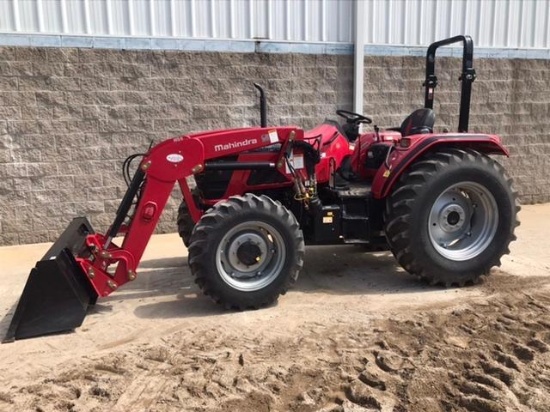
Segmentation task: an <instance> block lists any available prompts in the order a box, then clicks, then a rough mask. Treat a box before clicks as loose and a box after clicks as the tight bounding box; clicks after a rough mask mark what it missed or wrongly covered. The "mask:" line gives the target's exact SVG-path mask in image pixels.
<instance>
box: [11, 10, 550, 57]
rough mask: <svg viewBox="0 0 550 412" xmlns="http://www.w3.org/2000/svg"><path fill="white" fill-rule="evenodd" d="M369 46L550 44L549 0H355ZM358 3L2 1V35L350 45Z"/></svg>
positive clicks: (527, 45) (500, 46)
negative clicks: (454, 41) (470, 41)
mask: <svg viewBox="0 0 550 412" xmlns="http://www.w3.org/2000/svg"><path fill="white" fill-rule="evenodd" d="M358 1H364V2H365V5H366V7H365V16H364V19H363V21H364V24H365V26H366V43H367V44H381V45H406V46H416V45H426V44H428V43H430V42H431V41H433V40H436V39H440V38H444V37H448V36H451V35H455V34H470V35H471V36H472V37H473V38H474V40H475V42H476V45H477V46H478V47H479V46H480V47H495V48H539V49H540V48H548V47H550V1H549V0H358ZM353 11H354V0H0V33H25V34H56V35H88V36H115V37H125V36H139V37H168V38H202V39H218V40H223V39H235V40H253V39H262V40H274V41H282V42H336V43H353V26H354V16H353Z"/></svg>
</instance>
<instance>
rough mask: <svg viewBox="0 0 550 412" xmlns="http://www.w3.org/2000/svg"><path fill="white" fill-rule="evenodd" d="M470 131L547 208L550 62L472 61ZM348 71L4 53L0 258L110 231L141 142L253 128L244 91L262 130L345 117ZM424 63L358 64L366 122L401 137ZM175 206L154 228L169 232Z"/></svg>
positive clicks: (175, 200)
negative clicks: (73, 225)
mask: <svg viewBox="0 0 550 412" xmlns="http://www.w3.org/2000/svg"><path fill="white" fill-rule="evenodd" d="M475 66H476V68H477V70H478V80H477V81H476V82H475V83H474V95H473V104H472V116H471V121H470V125H471V130H472V131H485V132H492V133H497V134H500V135H502V136H503V138H504V141H505V143H506V145H508V147H509V148H510V150H511V155H512V156H511V158H510V159H502V160H503V163H504V164H505V165H506V167H507V168H508V170H509V172H510V174H511V175H512V176H513V177H514V178H515V180H516V186H517V188H518V189H519V192H520V196H521V199H522V200H523V201H524V202H544V201H549V200H550V184H549V183H548V180H547V178H546V176H548V175H550V156H549V154H550V132H549V131H548V118H549V115H550V113H549V107H550V76H549V75H548V73H549V72H550V70H549V69H550V62H549V61H545V60H501V59H498V60H496V59H495V60H493V59H486V60H477V61H476V62H475ZM437 69H438V71H440V72H441V74H440V83H441V86H440V87H439V88H438V91H437V103H436V107H435V108H436V112H437V116H438V120H437V121H436V127H437V128H439V129H443V128H444V127H447V128H449V129H451V130H453V129H456V123H457V119H458V101H459V94H460V93H459V90H460V89H459V82H458V81H457V79H458V76H459V74H460V61H459V60H458V59H451V58H441V59H439V61H438V67H437ZM352 76H353V57H352V56H343V55H339V56H337V55H307V54H239V53H191V52H170V51H166V52H163V51H119V50H116V51H115V50H95V49H53V48H52V49H50V48H12V47H1V48H0V244H3V245H7V244H18V243H34V242H43V241H50V240H54V239H55V238H56V237H57V236H58V234H59V233H60V231H62V230H63V229H64V228H65V227H66V225H67V223H68V222H69V221H70V219H71V218H72V217H74V216H79V215H86V216H88V217H89V218H90V220H91V222H92V224H93V225H94V227H95V228H96V229H97V230H101V231H103V230H105V229H106V228H107V226H108V225H109V224H110V223H111V221H112V219H113V216H114V213H115V211H116V208H117V206H118V202H119V200H120V199H121V197H122V195H123V193H124V191H125V184H124V181H123V180H122V175H121V166H122V162H123V160H124V159H125V158H126V157H127V156H128V155H130V154H132V153H135V152H143V151H145V150H146V149H147V147H148V145H149V143H150V142H151V141H155V142H158V141H161V140H163V139H165V138H168V137H173V136H178V135H181V134H185V133H189V132H193V131H199V130H209V129H217V128H228V127H242V126H251V125H257V124H258V122H259V112H258V105H257V98H256V94H255V90H254V88H253V87H252V83H253V82H259V83H261V84H263V85H264V86H265V88H266V91H267V92H268V102H269V110H268V120H269V123H271V124H297V125H300V126H302V127H304V128H309V127H312V126H314V125H315V124H317V123H319V122H320V121H322V120H323V119H324V118H325V117H335V116H334V111H335V110H336V109H337V108H344V109H351V102H352V95H353V79H352ZM423 77H424V58H420V57H395V56H393V57H367V58H366V59H365V95H364V97H365V110H364V112H365V114H368V115H370V116H372V117H373V118H374V119H375V123H376V124H378V125H379V126H381V127H387V126H397V125H399V124H400V123H401V121H402V120H403V118H404V117H405V116H406V115H407V114H409V113H410V112H411V111H412V110H414V109H416V108H418V107H422V105H423V90H422V81H423ZM179 201H180V195H178V194H177V192H174V194H173V197H172V199H171V200H170V202H169V204H168V207H167V208H166V210H165V212H164V215H163V217H162V219H161V223H160V225H159V229H158V230H159V231H160V232H173V231H175V230H176V225H175V220H176V209H177V205H178V204H179Z"/></svg>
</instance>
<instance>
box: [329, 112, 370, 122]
mask: <svg viewBox="0 0 550 412" xmlns="http://www.w3.org/2000/svg"><path fill="white" fill-rule="evenodd" d="M336 114H337V115H338V116H341V117H343V118H344V119H346V121H347V122H348V123H365V124H371V123H372V119H371V118H370V117H367V116H363V115H362V114H359V113H354V112H350V111H349V110H336Z"/></svg>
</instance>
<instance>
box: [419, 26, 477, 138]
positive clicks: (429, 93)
mask: <svg viewBox="0 0 550 412" xmlns="http://www.w3.org/2000/svg"><path fill="white" fill-rule="evenodd" d="M458 42H462V43H463V45H464V49H463V50H464V51H463V54H462V74H461V75H460V77H459V79H458V80H460V81H462V90H461V94H460V117H459V119H458V132H459V133H467V132H468V123H469V121H470V100H471V96H472V83H473V82H474V80H475V79H476V71H475V69H474V68H473V61H474V42H473V40H472V38H471V37H470V36H463V35H459V36H454V37H450V38H448V39H444V40H440V41H436V42H435V43H432V44H430V46H429V47H428V53H427V55H426V80H425V82H424V86H425V87H426V94H425V103H424V107H425V108H426V109H433V103H434V91H435V88H436V87H437V76H436V75H435V52H436V50H437V49H438V48H439V47H441V46H447V45H449V44H453V43H458Z"/></svg>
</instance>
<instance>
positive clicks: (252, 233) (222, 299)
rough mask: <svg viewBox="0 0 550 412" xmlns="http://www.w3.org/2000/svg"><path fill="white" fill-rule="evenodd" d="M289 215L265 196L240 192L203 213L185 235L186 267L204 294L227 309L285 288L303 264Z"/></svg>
mask: <svg viewBox="0 0 550 412" xmlns="http://www.w3.org/2000/svg"><path fill="white" fill-rule="evenodd" d="M304 252H305V246H304V238H303V235H302V231H301V230H300V228H299V225H298V222H297V221H296V218H295V217H294V215H293V214H292V213H291V212H290V211H289V210H288V209H286V208H285V207H284V206H282V205H281V204H280V203H279V202H275V201H274V200H272V199H271V198H269V197H267V196H263V195H262V196H256V195H253V194H245V195H244V196H233V197H230V198H229V199H227V200H226V201H223V202H220V203H218V204H217V205H215V206H214V207H213V208H212V209H210V210H209V211H208V212H207V213H206V214H204V215H203V216H202V217H201V219H200V220H199V222H197V225H196V226H195V229H194V230H193V233H192V235H191V239H190V246H189V266H190V267H191V272H192V273H193V275H194V276H195V282H196V283H197V284H198V285H199V287H200V288H201V289H202V290H203V292H204V293H205V294H206V295H209V296H211V297H212V299H213V300H214V301H216V302H217V303H220V304H222V305H224V306H225V307H227V308H236V309H248V308H254V309H255V308H260V307H263V306H266V305H269V304H271V303H273V302H275V301H276V300H277V298H278V297H279V295H281V294H284V293H286V291H287V290H288V289H289V288H290V286H291V285H292V284H293V283H294V282H295V281H296V279H297V278H298V274H299V271H300V269H301V268H302V266H303V257H304Z"/></svg>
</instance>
